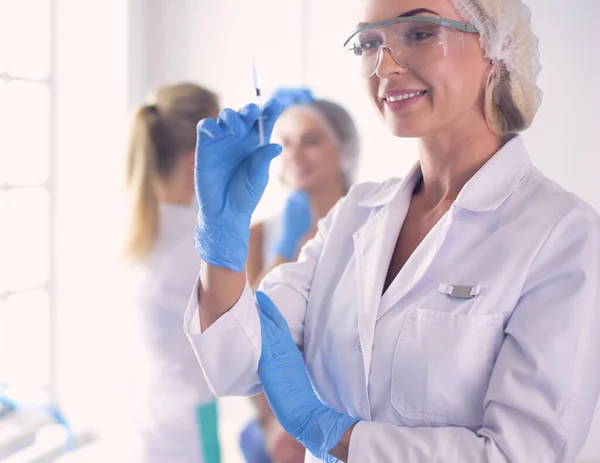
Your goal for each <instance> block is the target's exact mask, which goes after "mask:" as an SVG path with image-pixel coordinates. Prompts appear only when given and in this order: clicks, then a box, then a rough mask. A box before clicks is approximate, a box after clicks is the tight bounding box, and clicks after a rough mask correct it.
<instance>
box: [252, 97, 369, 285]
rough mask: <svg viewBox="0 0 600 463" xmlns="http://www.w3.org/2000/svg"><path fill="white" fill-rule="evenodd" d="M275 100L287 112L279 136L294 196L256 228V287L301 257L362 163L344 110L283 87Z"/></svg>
mask: <svg viewBox="0 0 600 463" xmlns="http://www.w3.org/2000/svg"><path fill="white" fill-rule="evenodd" d="M274 98H277V99H279V100H280V101H281V102H282V104H283V105H284V107H285V108H286V109H285V111H284V113H283V114H282V115H281V117H280V118H279V120H278V121H277V125H276V127H275V134H274V136H275V137H277V138H278V140H279V141H280V142H281V145H282V146H283V152H282V154H281V159H282V163H283V167H282V174H281V178H282V181H283V183H284V184H286V185H287V186H289V187H290V188H291V190H292V193H291V194H290V196H289V197H288V199H287V201H286V204H285V207H284V209H283V211H282V213H281V214H279V215H276V216H273V217H272V218H271V219H269V220H267V221H264V222H259V223H257V224H255V225H254V226H253V227H252V230H251V234H250V246H249V252H248V261H247V267H246V271H247V274H248V280H249V282H250V284H251V285H253V286H256V285H258V283H259V282H260V281H261V279H262V276H264V275H265V274H266V273H268V272H269V270H271V269H273V268H274V267H276V266H277V265H279V264H282V263H285V262H289V261H291V260H294V259H295V257H296V256H297V255H298V253H299V251H300V248H301V247H302V245H303V244H304V243H305V242H306V241H308V240H309V239H310V238H312V237H313V236H314V235H315V233H316V230H317V222H318V221H319V220H320V219H321V218H323V217H325V215H326V214H327V212H329V210H330V209H331V208H332V207H333V205H334V204H335V203H336V202H337V201H338V200H339V199H340V198H342V197H343V196H344V195H345V194H346V192H347V191H348V188H349V187H350V185H351V184H352V182H353V180H354V174H355V171H356V167H357V163H358V152H359V138H358V132H357V130H356V126H355V125H354V121H353V120H352V118H351V117H350V115H349V114H348V112H347V111H346V110H345V109H344V108H342V107H341V106H340V105H338V104H336V103H333V102H331V101H327V100H317V99H314V98H313V97H312V93H311V92H310V91H309V90H297V89H281V90H278V91H277V92H276V93H275V95H274Z"/></svg>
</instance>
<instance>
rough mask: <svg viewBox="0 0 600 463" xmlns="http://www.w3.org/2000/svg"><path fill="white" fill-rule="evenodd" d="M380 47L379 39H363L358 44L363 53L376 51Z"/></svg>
mask: <svg viewBox="0 0 600 463" xmlns="http://www.w3.org/2000/svg"><path fill="white" fill-rule="evenodd" d="M380 46H381V40H379V39H365V40H361V41H360V42H359V48H361V49H362V50H363V51H365V52H369V51H372V50H378V49H379V47H380Z"/></svg>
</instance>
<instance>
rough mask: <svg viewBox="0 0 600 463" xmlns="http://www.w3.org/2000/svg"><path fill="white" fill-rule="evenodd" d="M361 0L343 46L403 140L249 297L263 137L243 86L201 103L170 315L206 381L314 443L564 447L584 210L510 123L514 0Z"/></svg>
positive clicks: (574, 406) (587, 378) (592, 249)
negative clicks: (190, 216) (177, 305)
mask: <svg viewBox="0 0 600 463" xmlns="http://www.w3.org/2000/svg"><path fill="white" fill-rule="evenodd" d="M362 3H363V10H362V13H361V16H362V17H361V23H362V25H361V26H360V27H359V29H358V30H356V31H354V32H353V33H351V34H350V41H349V42H348V44H351V45H350V47H349V48H350V51H351V54H352V56H351V58H353V59H355V60H356V61H357V64H358V65H359V66H358V72H359V76H360V77H361V78H362V79H363V83H364V86H365V89H366V91H367V94H368V96H369V98H370V100H371V101H372V103H373V105H374V107H375V109H376V110H377V112H378V113H379V115H380V116H381V118H382V119H383V122H384V124H385V126H386V127H387V128H388V130H389V131H390V132H391V133H393V134H394V135H395V136H397V137H416V138H418V139H419V145H420V154H419V161H418V162H417V163H416V164H415V165H414V167H413V168H412V169H411V170H410V172H409V173H408V175H407V176H406V177H404V178H403V179H397V178H390V179H389V180H387V181H385V182H382V183H363V184H358V185H355V186H353V187H352V188H351V189H350V191H349V192H348V194H347V195H346V196H345V197H344V198H343V199H341V200H340V201H339V202H338V203H337V204H336V206H335V207H334V208H333V209H332V210H331V212H330V213H328V214H327V216H326V217H325V218H324V219H323V220H321V221H320V223H319V225H318V230H317V233H316V235H315V237H314V238H313V239H312V240H310V241H309V242H308V243H307V244H306V245H305V246H304V247H303V249H302V251H301V253H300V256H299V257H298V260H297V262H290V263H287V264H285V265H281V266H279V267H277V268H276V269H275V270H274V271H272V272H271V273H269V274H268V275H267V276H266V277H265V279H264V280H263V282H262V284H261V286H260V289H261V293H259V294H257V296H256V299H254V297H253V295H252V291H251V288H250V286H249V284H248V283H247V282H246V275H245V273H244V272H243V267H242V266H240V262H244V261H245V260H246V257H247V254H248V242H247V236H248V228H249V227H248V226H249V217H250V216H251V215H252V212H253V211H254V208H255V207H256V204H255V201H256V195H257V193H256V192H257V191H259V192H262V191H264V187H265V184H266V182H265V178H266V173H267V172H268V160H269V159H270V156H272V155H274V153H276V152H277V148H276V147H274V146H273V145H268V146H267V147H259V146H258V144H257V130H256V120H257V118H258V117H259V112H258V110H257V108H256V107H254V106H252V105H250V106H247V107H245V108H244V109H242V110H241V111H239V112H234V111H231V110H229V111H224V112H223V113H222V114H221V115H220V116H219V118H218V119H217V120H210V121H205V122H204V123H203V124H201V125H200V126H199V143H198V149H197V151H196V163H197V166H198V168H199V169H200V171H201V172H202V175H204V176H207V178H210V179H211V181H212V183H211V184H210V185H207V184H202V183H201V182H197V185H196V187H197V198H198V202H199V210H200V215H199V218H198V224H197V227H196V250H197V252H198V253H199V255H200V257H201V258H202V260H203V266H202V271H201V273H200V277H199V281H198V283H197V285H196V287H195V288H194V290H193V297H192V299H191V301H190V304H189V305H188V310H187V313H186V319H185V326H186V331H187V333H188V336H189V339H190V341H191V343H192V345H193V346H194V349H195V351H196V354H197V357H198V359H199V361H200V363H201V365H202V368H203V370H204V373H205V375H206V377H207V379H208V381H209V382H210V384H211V386H212V388H213V390H214V391H215V392H216V393H217V394H218V395H237V394H241V395H244V394H245V395H251V394H255V393H257V392H259V391H261V390H262V391H264V393H265V395H266V398H267V400H268V402H269V405H270V406H271V408H272V409H273V411H274V414H275V416H276V417H277V419H278V420H279V422H280V423H281V425H282V426H283V428H284V429H285V430H286V431H287V432H288V433H289V434H291V435H292V436H293V437H295V438H296V439H297V440H299V441H300V442H301V443H302V444H303V445H304V446H305V447H306V448H307V449H308V450H309V451H310V453H311V454H312V455H313V456H314V457H315V458H311V459H309V461H316V459H320V460H325V461H337V460H338V459H339V460H341V461H349V462H351V463H355V462H357V463H358V462H360V463H362V462H378V463H392V462H394V463H395V462H398V461H410V462H419V463H421V462H423V463H425V462H430V461H436V462H440V463H446V462H448V463H454V462H457V461H460V462H462V461H477V462H492V463H500V462H506V461H511V462H513V461H514V462H521V461H523V462H526V461H538V462H543V463H557V462H559V463H569V462H572V461H574V460H575V458H576V456H577V454H578V453H579V451H580V450H581V448H582V446H583V443H584V441H585V438H586V436H587V433H588V431H589V427H590V422H591V419H592V415H593V411H594V405H595V404H596V401H597V399H598V394H599V392H600V376H599V375H598V374H597V371H598V370H599V369H600V338H598V336H595V335H594V332H595V330H596V328H597V327H598V326H599V325H600V313H599V312H598V310H597V308H598V306H599V305H600V292H599V291H598V288H597V282H598V281H599V280H600V217H599V216H598V214H597V213H596V212H595V211H594V210H593V209H592V208H591V207H590V206H589V205H588V204H586V203H585V202H583V201H582V200H580V199H579V198H577V197H576V196H574V195H573V194H571V193H569V192H567V191H565V190H563V189H562V188H560V187H559V186H557V185H556V184H555V183H554V182H552V181H551V180H549V179H548V178H546V177H544V176H543V175H542V174H541V173H540V172H539V171H538V170H537V169H536V168H535V167H534V166H533V165H532V163H531V161H530V158H529V155H528V153H527V150H526V148H525V144H524V141H523V138H522V137H521V136H520V135H519V132H521V131H523V130H525V129H526V128H528V127H529V126H530V124H531V123H532V121H533V118H534V116H535V114H536V111H537V108H538V106H539V103H540V96H541V93H540V91H539V90H538V88H537V84H536V79H537V74H538V72H539V64H538V61H537V39H536V38H535V36H534V35H533V32H532V30H531V24H530V18H529V10H528V9H527V7H525V5H524V4H523V3H522V1H521V0H503V1H496V0H471V1H468V2H467V0H393V1H389V0H365V1H364V2H362ZM424 10H426V11H424ZM415 49H417V50H418V51H419V52H418V53H416V52H415ZM279 110H280V108H278V106H277V104H276V102H271V103H270V104H269V105H268V106H267V109H265V116H264V118H265V119H266V120H267V121H268V122H269V125H270V126H271V127H272V126H274V125H275V122H274V121H275V120H276V119H277V117H278V112H279ZM232 134H234V135H232ZM267 149H268V150H270V151H267ZM215 159H219V160H221V162H222V164H221V165H219V166H218V167H214V168H212V167H211V166H212V165H213V163H214V162H215V161H214V160H215ZM224 160H226V161H224ZM225 164H226V167H227V168H226V169H225V168H224V167H223V165H225ZM208 176H210V177H208ZM239 179H244V181H241V180H239ZM248 198H250V200H249V199H248ZM215 202H217V203H218V204H223V205H225V206H224V209H221V210H220V212H221V214H220V215H218V216H217V215H215V214H214V213H211V208H212V205H213V204H214V203H215ZM205 208H206V211H205ZM224 211H225V212H224ZM232 231H234V232H232ZM215 236H219V238H220V239H219V240H216V239H215V238H214V237H215ZM517 236H518V240H517V239H515V237H517ZM230 365H236V366H237V368H236V369H234V370H232V369H231V368H230V367H229V366H230Z"/></svg>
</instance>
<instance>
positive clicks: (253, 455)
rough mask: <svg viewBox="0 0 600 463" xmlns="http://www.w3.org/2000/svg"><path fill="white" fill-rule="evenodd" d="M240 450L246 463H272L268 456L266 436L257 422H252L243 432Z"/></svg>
mask: <svg viewBox="0 0 600 463" xmlns="http://www.w3.org/2000/svg"><path fill="white" fill-rule="evenodd" d="M240 449H241V451H242V454H243V455H244V459H245V460H246V463H271V459H270V458H269V455H268V454H267V449H266V445H265V436H264V435H263V430H262V429H261V427H260V424H259V423H258V421H257V420H252V421H251V422H250V423H248V424H247V425H246V426H245V427H244V429H243V430H242V433H241V434H240Z"/></svg>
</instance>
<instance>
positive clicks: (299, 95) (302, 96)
mask: <svg viewBox="0 0 600 463" xmlns="http://www.w3.org/2000/svg"><path fill="white" fill-rule="evenodd" d="M271 98H273V99H276V100H279V102H280V103H281V104H282V106H283V108H284V109H286V108H288V107H289V106H293V105H296V104H309V103H312V102H313V101H314V100H315V99H314V97H313V94H312V91H311V90H309V89H308V88H285V87H283V88H279V89H277V90H275V93H273V96H272V97H271Z"/></svg>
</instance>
